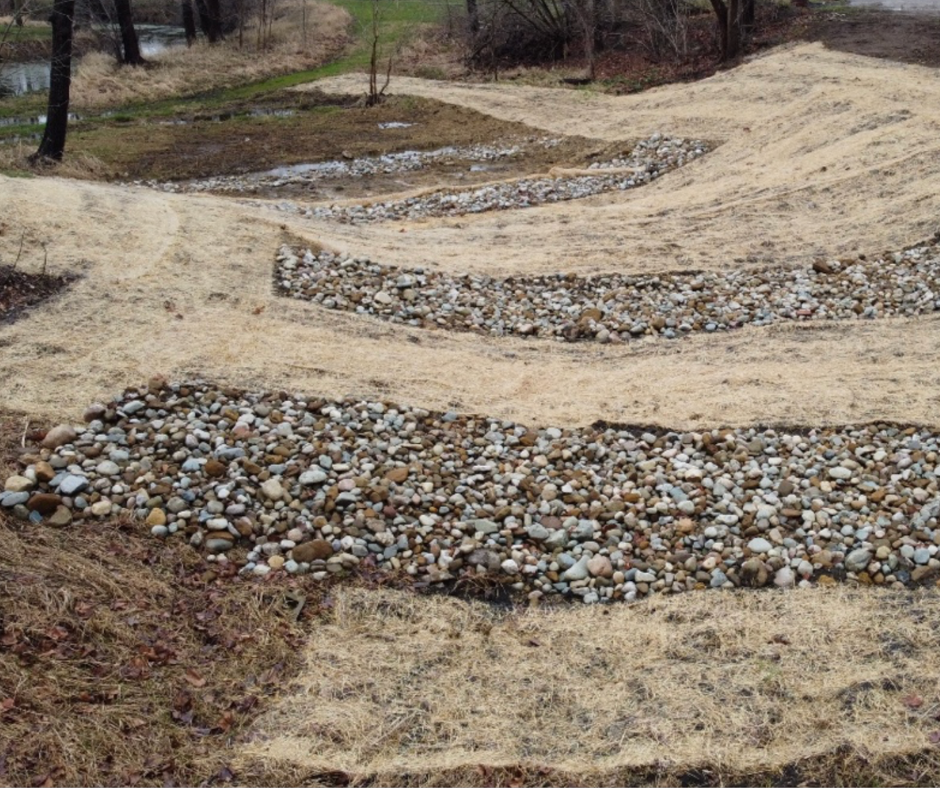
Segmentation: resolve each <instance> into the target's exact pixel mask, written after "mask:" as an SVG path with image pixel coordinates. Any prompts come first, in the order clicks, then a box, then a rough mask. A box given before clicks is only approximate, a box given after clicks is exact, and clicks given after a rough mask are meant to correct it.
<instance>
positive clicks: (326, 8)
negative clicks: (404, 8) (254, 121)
mask: <svg viewBox="0 0 940 788" xmlns="http://www.w3.org/2000/svg"><path fill="white" fill-rule="evenodd" d="M350 21H351V19H350V16H349V14H348V13H346V11H344V10H343V9H341V8H339V7H337V6H334V5H331V4H329V3H310V4H309V5H308V8H307V37H306V43H304V33H303V25H302V6H301V3H300V2H297V0H290V1H289V2H285V3H284V4H283V6H282V7H281V8H280V9H279V17H278V19H277V21H275V23H274V25H273V29H272V37H271V39H270V46H269V47H268V48H266V49H264V50H263V51H261V52H259V51H257V50H256V48H255V43H256V31H255V29H254V28H253V27H248V28H246V30H245V32H244V46H243V47H242V48H239V46H238V35H237V33H236V34H233V35H231V36H230V37H229V38H228V39H227V40H226V41H224V42H222V43H220V44H216V45H209V44H207V43H205V42H204V41H203V40H202V39H200V40H199V41H197V43H196V44H194V45H193V46H192V47H189V48H185V49H181V48H176V49H171V50H168V51H166V52H165V53H163V54H162V55H160V56H158V57H155V58H153V59H152V60H151V63H150V65H149V66H148V67H147V68H145V69H129V68H124V67H121V66H120V65H118V64H117V63H116V62H115V60H114V58H113V57H112V56H110V55H108V54H105V53H103V52H94V53H91V54H89V55H88V56H87V57H85V58H83V59H82V61H81V64H80V66H79V68H78V73H77V74H76V76H75V79H74V80H73V82H72V101H73V106H75V107H81V108H84V109H91V108H95V109H99V108H102V107H108V106H121V105H125V104H130V103H135V102H146V101H156V100H159V99H165V98H171V97H174V96H182V95H188V94H192V93H201V92H205V91H209V90H214V89H218V88H225V87H232V86H235V85H240V84H243V83H246V82H254V81H258V80H262V79H265V78H267V77H271V76H274V75H277V74H284V73H288V72H291V71H300V70H302V69H307V68H312V67H314V66H317V65H320V64H322V63H324V62H326V61H328V60H329V59H330V58H331V57H333V56H335V55H336V54H337V53H338V52H339V51H340V50H341V49H342V48H343V47H344V46H345V45H346V43H347V40H348V39H347V29H348V27H349V24H350Z"/></svg>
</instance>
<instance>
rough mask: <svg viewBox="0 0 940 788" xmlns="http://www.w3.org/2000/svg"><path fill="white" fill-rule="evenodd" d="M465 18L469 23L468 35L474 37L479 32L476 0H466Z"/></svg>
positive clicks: (478, 10)
mask: <svg viewBox="0 0 940 788" xmlns="http://www.w3.org/2000/svg"><path fill="white" fill-rule="evenodd" d="M467 19H468V20H469V23H470V36H471V37H472V38H476V37H477V34H478V33H479V32H480V9H479V7H478V6H477V0H467Z"/></svg>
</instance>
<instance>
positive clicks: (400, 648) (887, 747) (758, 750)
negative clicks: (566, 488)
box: [236, 588, 940, 785]
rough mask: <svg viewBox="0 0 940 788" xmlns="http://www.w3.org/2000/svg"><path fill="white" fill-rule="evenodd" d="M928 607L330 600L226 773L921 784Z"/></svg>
mask: <svg viewBox="0 0 940 788" xmlns="http://www.w3.org/2000/svg"><path fill="white" fill-rule="evenodd" d="M938 615H940V599H938V598H937V596H936V595H935V594H933V593H923V594H921V593H918V594H907V593H899V594H890V593H880V592H872V591H862V590H860V589H846V588H839V589H828V590H827V589H817V590H812V591H806V592H803V591H799V592H791V593H783V592H781V593H774V592H767V593H748V592H743V593H727V594H726V593H703V594H694V595H689V596H683V597H681V598H680V597H673V598H659V599H654V600H651V601H649V602H645V603H642V604H637V605H635V606H633V607H615V608H609V609H606V608H599V607H590V608H587V607H586V608H577V609H576V608H569V607H565V608H561V609H555V610H547V611H540V610H526V611H521V612H514V613H512V614H500V613H498V612H495V611H494V610H493V609H492V608H489V607H487V606H485V605H482V604H480V603H473V604H467V603H465V602H460V601H457V600H453V599H428V598H418V597H415V596H413V595H410V594H407V593H404V592H392V591H382V592H374V591H373V592H367V591H361V590H355V589H353V590H345V591H342V592H341V593H338V594H337V596H336V600H335V605H334V607H333V613H332V617H331V620H330V621H329V622H328V623H327V624H325V625H323V626H320V627H318V628H317V629H316V630H315V631H314V632H312V633H311V635H310V639H309V641H308V645H307V650H306V667H305V668H304V669H303V671H302V673H301V675H300V677H299V679H298V681H297V684H298V688H297V690H296V691H295V692H292V693H290V694H287V695H285V696H284V697H283V698H282V699H281V700H280V701H279V702H278V703H277V705H276V707H275V708H274V709H273V710H272V711H270V712H268V713H266V714H264V715H263V716H262V718H261V719H260V720H259V722H258V723H257V724H256V725H255V726H254V729H253V738H254V742H253V743H252V744H251V745H249V746H248V747H247V749H244V750H243V755H241V756H240V757H239V758H238V760H237V761H236V762H237V763H239V764H241V765H242V767H243V768H246V769H249V770H250V766H248V764H250V763H251V762H264V763H267V764H269V766H270V765H272V764H277V765H279V766H283V767H284V768H288V766H289V765H292V766H294V767H295V768H296V769H299V770H301V772H302V773H303V774H306V775H307V776H308V777H309V776H311V775H319V776H321V777H322V776H323V775H325V774H327V773H330V772H340V773H343V774H345V775H346V778H347V779H349V780H350V781H351V782H352V783H360V782H364V783H368V784H371V785H402V784H408V785H446V784H455V783H456V784H463V785H469V784H474V785H485V784H498V782H500V776H502V778H504V782H503V784H510V785H511V784H514V783H515V784H517V785H521V784H533V785H539V784H552V785H557V784H572V785H600V784H604V785H607V784H638V783H644V782H659V783H664V784H670V783H677V782H679V781H680V780H682V781H684V782H688V781H690V775H691V776H693V777H692V778H691V781H692V782H696V783H697V782H705V783H716V784H723V783H728V782H730V783H740V782H743V783H745V784H746V783H749V782H750V783H755V782H763V781H783V782H784V783H786V784H796V783H800V782H809V783H811V784H812V783H815V782H822V783H824V784H825V783H831V782H834V781H835V779H836V778H839V781H840V782H842V783H844V784H859V783H862V784H864V783H880V782H883V781H889V782H891V783H893V784H913V783H919V784H931V783H934V784H935V783H936V782H937V780H938V779H940V757H938V751H937V750H936V749H935V743H936V741H938V740H940V722H938V720H937V717H938V714H940V691H938V686H940V663H938V661H937V659H936V650H937V647H938V645H940V635H938V633H937V630H936V627H935V621H936V619H937V616H938ZM245 773H249V772H245ZM695 775H698V777H697V778H695V777H694V776H695Z"/></svg>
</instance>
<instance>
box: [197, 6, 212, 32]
mask: <svg viewBox="0 0 940 788" xmlns="http://www.w3.org/2000/svg"><path fill="white" fill-rule="evenodd" d="M196 13H197V15H198V16H199V29H200V30H201V31H202V34H203V35H204V36H205V37H206V38H208V37H209V9H208V8H206V0H196Z"/></svg>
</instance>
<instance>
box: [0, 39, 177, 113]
mask: <svg viewBox="0 0 940 788" xmlns="http://www.w3.org/2000/svg"><path fill="white" fill-rule="evenodd" d="M136 27H137V35H138V38H139V39H140V53H141V54H142V55H143V56H144V57H145V58H148V57H154V56H156V55H159V54H161V53H163V52H165V51H166V50H167V49H170V48H172V47H175V46H182V45H184V44H185V43H186V33H185V32H184V31H183V28H181V27H172V26H169V25H137V26H136ZM48 89H49V62H48V61H45V60H43V61H37V62H30V63H0V98H6V97H8V96H20V95H22V94H23V93H32V92H33V91H37V90H48Z"/></svg>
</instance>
